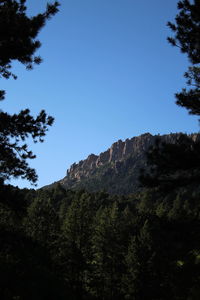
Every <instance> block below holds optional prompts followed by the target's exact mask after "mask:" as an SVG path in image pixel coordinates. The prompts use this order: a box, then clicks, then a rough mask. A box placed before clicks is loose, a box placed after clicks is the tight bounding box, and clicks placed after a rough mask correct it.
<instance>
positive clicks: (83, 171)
mask: <svg viewBox="0 0 200 300" xmlns="http://www.w3.org/2000/svg"><path fill="white" fill-rule="evenodd" d="M180 135H181V133H173V134H167V135H162V136H160V135H151V134H150V133H145V134H142V135H140V136H137V137H133V138H131V139H126V140H125V141H122V140H119V141H117V142H115V143H114V144H112V145H111V147H110V148H109V149H107V150H106V151H104V152H102V153H100V154H99V155H95V154H90V155H89V156H88V157H87V158H86V159H85V160H81V161H80V162H78V163H74V164H72V165H71V167H70V168H69V169H68V170H67V173H66V176H65V177H64V178H63V179H62V180H60V181H58V183H60V184H61V185H62V186H63V187H65V188H66V189H86V190H88V191H91V192H96V191H100V190H104V191H107V192H109V193H111V194H128V193H134V192H137V191H138V190H140V188H141V187H140V185H139V182H138V175H139V172H140V169H141V168H145V167H146V155H145V153H146V151H147V150H148V148H149V147H150V146H151V145H153V144H154V143H155V141H156V139H158V138H160V139H161V140H162V141H163V142H168V143H174V142H175V141H176V140H177V138H178V137H179V136H180ZM190 136H191V137H192V139H193V140H196V139H199V138H200V136H199V134H191V135H190ZM54 184H55V183H54ZM51 186H52V185H50V187H51Z"/></svg>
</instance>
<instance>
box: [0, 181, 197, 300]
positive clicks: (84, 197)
mask: <svg viewBox="0 0 200 300" xmlns="http://www.w3.org/2000/svg"><path fill="white" fill-rule="evenodd" d="M0 197H1V199H2V200H3V201H1V205H0V214H1V219H0V220H1V221H0V222H1V223H0V228H1V235H0V237H1V240H0V242H1V250H0V264H1V270H0V272H1V278H2V279H1V288H0V292H1V298H2V299H13V298H14V297H15V298H17V297H18V299H113V300H114V299H166V300H168V299H177V300H178V299H179V300H180V299H198V298H199V297H200V285H199V281H200V249H199V239H200V203H199V197H200V189H199V185H198V184H196V185H194V184H191V185H189V186H187V188H185V187H182V188H177V189H174V190H173V191H171V192H169V193H166V192H163V191H159V190H157V189H152V190H147V191H146V192H144V193H140V194H137V195H129V196H109V195H108V194H105V193H103V192H99V193H95V194H89V193H87V192H85V191H79V192H75V191H66V190H65V189H63V188H62V187H61V186H60V185H57V187H55V188H54V189H52V190H45V191H44V190H42V191H34V190H19V189H17V188H13V187H11V186H5V187H4V188H3V189H1V192H0Z"/></svg>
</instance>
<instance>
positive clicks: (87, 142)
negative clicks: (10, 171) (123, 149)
mask: <svg viewBox="0 0 200 300" xmlns="http://www.w3.org/2000/svg"><path fill="white" fill-rule="evenodd" d="M60 3H61V7H60V12H59V13H58V14H57V15H56V16H55V17H54V18H53V19H52V20H50V21H49V22H48V23H47V25H46V26H45V28H43V30H42V31H41V33H40V35H39V39H40V40H41V42H42V47H41V48H40V49H39V51H38V54H40V55H41V56H42V57H43V59H44V62H43V63H42V64H41V65H39V66H36V67H35V69H34V70H33V71H26V70H25V68H24V67H23V66H20V65H18V64H14V68H13V71H14V72H15V73H16V74H17V75H18V80H16V81H14V80H8V81H6V80H3V79H1V89H5V90H6V91H7V98H6V100H5V101H3V102H2V103H1V107H2V109H3V110H5V111H8V112H10V113H14V112H19V111H20V110H21V109H24V108H27V107H28V108H30V109H31V112H32V113H33V114H35V115H36V114H37V113H38V112H39V111H40V110H41V109H43V108H44V109H45V110H46V111H47V112H48V113H49V114H51V115H53V116H54V117H55V123H54V125H53V127H52V128H50V131H49V133H48V135H47V137H46V140H45V143H43V144H37V145H33V146H32V149H33V151H34V152H35V153H36V155H37V159H35V160H34V161H31V166H33V167H34V168H36V170H37V172H38V175H39V181H38V187H41V186H43V185H46V184H50V183H52V182H54V181H56V180H59V179H61V178H63V177H64V176H65V173H66V170H67V168H69V167H70V165H71V164H72V163H73V162H78V161H79V160H81V159H85V158H86V157H87V156H88V155H89V154H90V153H95V154H99V153H100V152H102V151H105V150H106V149H107V148H108V147H110V146H111V144H112V143H113V142H115V141H117V140H118V139H122V140H124V139H126V138H131V137H133V136H137V135H140V134H142V133H145V132H150V133H152V134H157V133H160V134H164V133H170V132H181V131H182V132H187V133H191V132H197V131H198V130H199V128H198V122H197V118H195V117H194V116H189V115H188V113H187V111H186V110H185V109H183V108H179V107H177V106H176V105H175V103H174V102H175V99H174V93H175V92H177V91H179V90H180V89H181V88H182V87H184V84H185V80H184V78H183V76H182V75H183V73H184V72H185V71H186V69H187V66H188V62H187V59H186V57H185V56H184V55H183V54H180V53H179V50H178V49H177V48H174V47H171V46H170V45H169V44H168V42H167V41H166V38H167V36H168V35H170V34H171V32H170V31H169V29H168V28H167V27H166V23H167V21H173V20H174V17H175V15H176V12H177V9H176V3H177V1H175V0H167V1H161V0H151V1H147V0H60ZM45 4H46V1H45V0H40V1H34V0H29V1H28V7H29V13H30V14H31V15H33V14H36V13H37V12H41V11H43V9H44V8H45ZM11 183H12V184H15V185H19V186H20V187H30V184H29V183H28V182H27V181H21V180H19V181H12V182H11Z"/></svg>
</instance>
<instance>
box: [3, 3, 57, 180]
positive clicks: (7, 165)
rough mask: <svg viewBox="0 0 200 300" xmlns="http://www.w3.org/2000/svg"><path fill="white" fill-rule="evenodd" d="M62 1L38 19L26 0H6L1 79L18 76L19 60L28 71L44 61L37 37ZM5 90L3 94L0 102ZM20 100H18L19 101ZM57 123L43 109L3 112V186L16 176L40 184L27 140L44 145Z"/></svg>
mask: <svg viewBox="0 0 200 300" xmlns="http://www.w3.org/2000/svg"><path fill="white" fill-rule="evenodd" d="M58 6H59V4H58V2H57V1H55V2H54V4H47V8H46V11H45V12H44V13H40V14H38V15H36V16H33V17H29V16H28V15H27V12H26V10H27V8H26V0H19V1H13V0H2V1H1V2H0V76H1V77H3V78H6V79H8V78H10V77H13V78H14V79H17V76H16V75H15V74H13V73H12V71H11V68H12V62H13V61H18V62H20V63H22V64H23V65H25V67H26V68H27V69H32V68H33V66H34V64H40V63H41V61H42V59H41V57H39V56H35V52H36V50H37V49H38V48H39V47H40V46H41V43H40V41H39V40H37V35H38V33H39V31H40V30H41V29H42V27H44V25H45V23H46V21H47V20H48V19H50V18H51V17H52V16H53V15H55V13H56V12H57V11H58ZM4 98H5V91H0V99H1V100H3V99H4ZM16 101H17V99H16ZM52 123H53V118H52V117H51V116H48V115H47V114H46V112H45V111H44V110H43V111H41V112H40V114H39V115H38V116H37V117H33V116H32V115H31V114H30V111H29V109H25V110H22V111H21V112H20V113H19V114H14V115H10V114H8V113H6V112H3V111H0V183H1V184H3V182H4V181H5V180H7V179H10V178H12V177H14V178H17V177H22V178H26V179H28V180H29V181H31V182H32V183H35V182H36V181H37V174H36V171H35V170H34V169H32V168H30V167H29V165H28V163H27V159H33V158H35V155H34V154H33V153H32V151H31V150H29V148H28V145H27V143H26V140H27V138H28V137H31V138H32V139H33V141H34V142H42V141H43V139H44V136H45V134H46V132H47V130H48V127H49V126H51V125H52Z"/></svg>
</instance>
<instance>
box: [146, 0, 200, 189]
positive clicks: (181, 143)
mask: <svg viewBox="0 0 200 300" xmlns="http://www.w3.org/2000/svg"><path fill="white" fill-rule="evenodd" d="M178 10H179V13H178V14H177V16H176V18H175V23H171V22H169V23H168V26H169V27H170V28H171V30H172V32H173V33H174V36H173V37H169V38H168V41H169V42H170V43H171V44H172V45H173V46H176V47H178V48H179V49H180V51H181V52H182V53H185V54H187V57H188V60H189V62H190V63H191V66H189V68H188V71H187V72H186V73H185V74H184V76H185V78H186V79H187V85H188V88H183V89H182V91H181V92H180V93H176V94H175V96H176V99H177V101H176V103H177V104H178V105H179V106H182V107H184V108H186V109H187V110H188V112H189V113H190V114H192V115H200V1H198V0H195V1H188V0H183V1H179V2H178ZM147 158H148V165H149V169H148V170H146V171H145V172H143V173H142V174H141V182H142V184H143V185H145V186H148V187H153V186H157V187H163V186H164V187H165V188H166V187H168V188H169V189H171V188H173V187H176V186H181V185H182V186H184V185H186V184H190V183H192V182H199V180H200V137H199V135H197V136H196V138H195V139H194V137H189V136H186V135H185V136H184V135H182V137H181V138H179V139H178V140H177V144H176V145H175V144H174V145H169V144H162V143H161V142H159V141H158V143H157V146H156V147H154V148H151V149H150V150H149V153H148V154H147Z"/></svg>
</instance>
